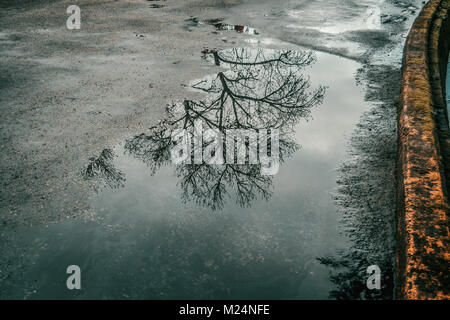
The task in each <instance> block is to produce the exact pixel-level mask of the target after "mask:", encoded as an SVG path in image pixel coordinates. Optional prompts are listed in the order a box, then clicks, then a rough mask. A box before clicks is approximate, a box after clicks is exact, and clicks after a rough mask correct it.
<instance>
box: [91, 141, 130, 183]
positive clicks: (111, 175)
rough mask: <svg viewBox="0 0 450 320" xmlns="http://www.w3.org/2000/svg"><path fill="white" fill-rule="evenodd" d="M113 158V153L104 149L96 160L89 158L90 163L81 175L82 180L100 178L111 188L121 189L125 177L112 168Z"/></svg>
mask: <svg viewBox="0 0 450 320" xmlns="http://www.w3.org/2000/svg"><path fill="white" fill-rule="evenodd" d="M114 157H115V154H114V151H112V150H111V149H104V150H103V151H102V152H101V153H100V156H98V157H97V158H94V157H92V158H90V159H89V160H90V162H89V164H88V166H87V168H86V169H85V171H84V173H83V175H84V178H85V179H92V178H94V177H100V178H101V179H102V180H103V181H104V182H105V183H106V185H108V186H109V187H111V188H119V187H121V186H122V185H123V182H124V181H125V177H124V174H123V172H121V171H120V170H117V169H116V168H115V167H114V164H113V160H114Z"/></svg>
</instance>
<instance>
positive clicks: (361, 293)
mask: <svg viewBox="0 0 450 320" xmlns="http://www.w3.org/2000/svg"><path fill="white" fill-rule="evenodd" d="M318 260H319V261H320V263H321V264H323V265H325V266H328V267H330V268H332V269H333V270H334V272H333V273H332V274H331V276H330V280H331V282H333V283H334V284H336V285H337V290H332V291H331V292H330V297H332V298H335V299H338V300H373V299H383V298H385V297H386V296H388V295H390V294H391V293H390V291H392V288H391V287H390V285H389V284H390V283H392V281H393V279H392V275H393V270H392V263H389V262H388V263H384V264H378V266H379V267H380V269H381V270H383V272H382V281H381V290H369V289H368V288H367V285H366V282H365V280H366V279H367V278H368V277H369V275H368V274H367V273H366V271H367V267H368V266H370V265H372V262H371V261H369V257H368V254H367V252H365V251H358V250H352V251H349V252H345V253H341V255H340V256H339V258H335V257H323V258H318Z"/></svg>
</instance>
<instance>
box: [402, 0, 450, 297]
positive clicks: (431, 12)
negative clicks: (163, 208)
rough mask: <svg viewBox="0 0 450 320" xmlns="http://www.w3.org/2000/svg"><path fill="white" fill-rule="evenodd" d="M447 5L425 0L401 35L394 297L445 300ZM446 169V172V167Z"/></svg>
mask: <svg viewBox="0 0 450 320" xmlns="http://www.w3.org/2000/svg"><path fill="white" fill-rule="evenodd" d="M449 7H450V0H431V1H429V2H428V3H427V4H426V5H425V7H424V8H423V10H422V12H421V13H420V15H419V16H418V17H417V19H416V21H415V22H414V24H413V26H412V28H411V31H410V33H409V36H408V39H407V42H406V46H405V52H404V57H403V68H402V89H401V97H400V103H399V110H398V114H399V118H398V129H399V130H398V131H399V138H398V139H399V153H398V167H397V168H398V174H397V177H398V187H397V254H396V297H397V298H398V299H449V298H450V284H449V279H450V277H449V274H448V269H449V260H450V253H449V248H450V239H449V227H448V214H449V208H450V207H449V198H448V190H447V186H448V185H450V184H449V182H448V181H447V176H446V172H447V173H450V171H449V170H450V165H449V162H448V160H450V156H449V153H448V152H449V151H450V148H449V147H450V140H449V137H450V135H449V129H448V128H449V125H448V117H447V106H446V102H445V93H444V92H443V90H445V79H446V74H445V73H446V69H447V62H448V61H447V59H448V49H449V41H450V29H449V26H450V24H449V18H448V15H447V13H448V11H449ZM446 168H447V170H446Z"/></svg>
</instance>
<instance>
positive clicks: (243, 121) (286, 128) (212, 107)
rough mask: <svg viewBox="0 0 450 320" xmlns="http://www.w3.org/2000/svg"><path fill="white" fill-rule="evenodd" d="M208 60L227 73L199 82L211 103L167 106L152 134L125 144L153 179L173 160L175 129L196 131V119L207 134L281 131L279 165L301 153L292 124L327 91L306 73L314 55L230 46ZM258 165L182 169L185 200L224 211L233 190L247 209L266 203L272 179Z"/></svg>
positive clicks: (178, 170)
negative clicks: (256, 201) (313, 83)
mask: <svg viewBox="0 0 450 320" xmlns="http://www.w3.org/2000/svg"><path fill="white" fill-rule="evenodd" d="M204 58H205V59H206V60H208V61H210V62H213V63H215V64H216V65H220V66H222V67H225V68H227V69H228V70H227V71H222V72H219V73H218V74H217V75H215V76H211V77H207V78H205V79H203V80H201V81H198V82H196V83H194V84H193V85H192V87H193V88H194V89H196V90H199V91H201V92H204V93H207V96H206V97H205V99H202V100H198V101H193V100H184V101H179V102H174V103H172V104H171V105H169V106H168V107H167V109H166V112H167V116H166V117H165V119H164V120H162V121H161V122H160V123H159V124H158V125H157V126H155V127H153V128H151V129H150V132H149V133H145V134H140V135H137V136H135V137H133V138H132V139H129V140H127V141H126V144H125V150H126V152H127V153H128V154H130V155H132V156H133V157H135V158H137V159H140V160H141V161H143V162H145V163H146V164H147V166H148V167H149V168H150V170H151V171H152V174H154V173H156V172H157V170H158V169H159V168H160V167H161V166H163V165H168V164H169V163H170V159H171V157H170V151H171V148H172V147H173V142H172V139H171V133H172V132H173V130H175V129H186V130H193V129H194V123H195V122H196V121H197V120H201V121H202V123H203V126H204V129H214V130H217V132H221V133H224V134H225V132H226V131H227V130H232V129H250V130H255V131H260V130H267V129H277V130H279V148H280V160H279V161H280V163H282V162H283V161H284V160H285V159H286V158H287V157H289V156H290V155H291V154H292V153H293V152H295V151H296V150H297V149H298V148H299V146H298V144H297V143H296V142H295V141H294V140H293V133H294V126H295V125H296V124H297V122H298V120H299V119H301V118H308V117H309V116H310V113H311V108H312V107H314V106H316V105H318V104H320V103H321V102H322V99H323V95H324V91H325V89H324V88H323V87H319V88H318V89H316V90H312V89H311V84H310V81H309V78H308V77H306V76H305V75H304V74H303V73H302V69H303V68H304V67H306V66H309V65H311V64H312V63H314V62H315V57H314V55H313V53H311V52H303V51H277V50H252V49H231V50H225V51H220V52H217V51H208V52H207V53H206V54H205V56H204ZM269 144H270V141H269ZM203 148H204V146H203ZM246 148H247V150H248V148H249V145H248V143H247V144H246ZM227 162H229V161H227ZM260 167H261V165H260V164H228V163H227V164H223V165H209V164H206V163H204V162H203V163H201V164H184V165H177V168H176V175H177V177H178V178H179V179H180V182H179V184H180V187H181V189H182V198H183V200H184V201H188V200H194V201H195V202H196V203H198V204H200V205H203V206H207V207H210V208H212V209H220V208H222V207H223V205H224V200H225V198H226V196H228V195H229V192H228V190H229V189H235V191H236V199H235V200H236V203H237V204H238V205H240V206H243V207H244V206H249V205H250V204H251V202H252V201H253V200H254V199H256V198H257V197H260V198H263V199H268V198H269V197H270V195H271V194H272V188H273V183H272V182H273V181H272V180H273V177H271V176H264V175H261V173H260Z"/></svg>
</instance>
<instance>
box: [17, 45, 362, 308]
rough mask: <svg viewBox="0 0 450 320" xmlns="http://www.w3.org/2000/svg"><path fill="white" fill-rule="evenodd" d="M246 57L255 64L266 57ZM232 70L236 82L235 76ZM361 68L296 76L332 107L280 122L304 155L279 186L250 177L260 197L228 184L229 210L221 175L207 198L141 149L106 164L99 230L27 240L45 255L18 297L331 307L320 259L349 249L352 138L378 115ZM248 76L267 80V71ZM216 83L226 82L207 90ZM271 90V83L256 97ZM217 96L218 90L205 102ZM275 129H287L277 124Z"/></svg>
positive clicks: (37, 231) (284, 168)
mask: <svg viewBox="0 0 450 320" xmlns="http://www.w3.org/2000/svg"><path fill="white" fill-rule="evenodd" d="M244 50H246V51H245V52H246V54H247V58H245V59H249V57H250V58H251V57H254V56H255V54H258V53H255V52H259V51H258V50H257V49H251V50H250V49H244ZM255 50H256V51H255ZM230 52H231V51H228V53H230ZM261 52H262V53H263V54H264V55H265V56H274V55H276V54H277V51H275V50H261ZM222 53H224V54H226V53H227V52H226V51H225V52H222ZM294 53H295V52H294ZM245 59H244V61H245ZM205 60H206V61H205V64H210V63H211V62H214V59H212V58H211V57H209V58H208V57H206V59H205ZM222 66H224V67H227V68H228V71H224V72H225V75H228V76H230V77H231V75H232V71H231V73H230V69H233V66H232V65H231V66H230V65H228V66H226V65H223V64H222ZM358 67H359V64H358V63H356V62H354V61H351V60H346V59H343V58H339V57H336V56H332V55H328V54H324V53H316V61H315V62H312V63H310V65H309V66H306V67H304V68H301V70H299V71H296V76H298V77H300V76H301V77H303V76H309V77H310V80H309V81H310V85H311V87H310V88H309V89H308V90H309V91H310V92H313V91H314V90H318V89H319V88H320V86H324V87H326V90H325V95H324V99H323V101H322V103H321V104H320V103H317V104H315V105H314V106H313V107H312V108H310V110H304V111H308V112H304V113H302V114H301V116H299V117H298V118H297V121H295V122H293V123H288V122H289V121H287V120H286V119H285V120H283V121H281V127H284V126H292V128H293V129H294V130H293V131H290V130H286V131H287V132H288V134H289V139H292V141H291V142H293V143H295V144H296V145H297V146H298V147H299V148H298V149H296V151H295V150H294V151H293V152H291V153H286V156H285V159H284V160H285V161H284V163H283V164H282V165H281V166H280V169H279V172H278V174H276V175H275V176H273V177H272V176H271V177H269V179H268V180H270V181H267V180H264V181H263V180H258V179H259V178H261V177H259V176H258V175H257V174H256V175H251V174H250V173H249V172H252V171H246V172H247V173H248V176H247V178H246V180H245V181H263V182H264V183H263V184H262V185H260V187H261V188H260V189H258V188H256V189H251V188H250V191H249V189H245V188H244V190H245V191H244V194H241V193H242V191H240V190H239V189H238V188H237V185H238V180H232V179H231V180H230V181H228V183H227V184H225V191H224V196H223V199H222V200H221V204H220V205H214V204H217V202H215V201H217V199H213V200H212V199H210V198H208V197H210V196H211V195H210V194H209V193H207V191H208V189H209V188H210V187H211V186H210V185H209V184H208V183H209V181H210V180H214V179H215V178H216V176H215V175H214V173H211V172H208V173H207V174H206V175H205V176H200V177H198V178H199V180H197V182H198V181H200V182H199V183H201V181H208V183H206V185H205V186H203V187H204V188H203V189H202V188H200V187H198V186H197V185H196V186H192V185H190V186H189V185H187V186H186V184H185V183H184V181H186V180H185V178H186V176H185V174H186V172H188V173H191V172H190V171H186V170H187V169H186V170H185V169H184V167H183V166H181V167H180V166H178V167H177V166H175V165H173V164H171V163H170V162H167V161H161V163H157V164H156V165H155V162H154V161H153V160H152V161H153V162H152V161H149V158H148V157H147V158H146V156H148V154H147V153H142V152H141V151H142V148H141V147H142V144H133V143H131V144H130V141H131V142H133V141H134V142H136V141H137V142H139V143H141V142H142V140H139V139H138V140H133V139H130V140H128V141H127V142H126V143H123V144H120V145H118V146H116V147H114V148H113V149H112V153H111V155H112V154H115V155H117V157H113V158H110V157H106V158H105V159H106V163H107V164H108V166H110V167H109V169H112V170H108V171H107V172H108V174H109V176H108V177H109V180H108V181H109V182H110V183H109V185H110V186H112V188H111V187H106V188H104V189H102V190H101V192H99V194H98V195H95V196H93V198H92V208H93V209H94V210H95V212H96V213H97V217H98V221H89V222H86V221H79V220H75V221H67V220H66V221H64V222H61V223H58V224H54V225H50V226H48V227H34V228H28V229H23V230H18V231H17V233H18V234H19V235H18V237H20V238H21V241H22V243H21V245H22V246H27V245H28V246H31V247H35V248H36V252H35V254H36V258H35V259H34V264H33V267H32V268H27V270H25V271H24V274H23V276H22V279H21V280H20V281H19V280H18V281H17V282H16V283H15V285H16V288H17V289H16V291H15V292H14V296H16V297H23V296H26V297H27V298H44V297H45V298H153V299H158V298H164V299H221V298H224V299H227V298H235V299H236V298H237V299H238V298H248V299H264V298H267V299H269V298H270V299H326V298H327V297H328V294H329V291H330V290H332V289H333V285H332V284H331V282H330V280H329V277H328V270H327V268H326V267H325V266H323V265H321V264H320V263H319V262H318V261H317V260H316V258H317V257H322V256H324V255H329V254H333V253H334V252H336V250H337V249H338V248H343V249H345V248H347V247H348V244H347V242H346V239H345V238H344V237H342V236H340V235H339V233H338V229H339V227H338V220H339V216H338V214H337V209H336V207H335V204H334V202H333V200H332V192H333V190H334V188H335V187H336V179H337V173H336V169H337V168H338V167H339V165H340V163H341V162H342V161H343V160H344V158H345V152H346V138H347V137H348V136H349V135H350V134H351V132H352V131H353V128H354V125H355V124H356V123H357V122H358V119H359V116H360V114H361V112H363V111H364V110H367V108H368V105H367V103H366V102H365V101H364V93H363V92H362V91H361V89H360V88H359V87H357V86H356V84H355V80H354V75H355V72H356V70H357V69H358ZM225 70H227V69H225ZM249 70H251V74H252V75H254V74H256V73H255V72H253V71H254V70H257V69H249ZM258 70H259V69H258ZM241 71H242V70H241V69H238V71H237V72H241ZM226 72H228V73H226ZM242 72H244V74H245V75H249V74H250V73H249V71H248V70H247V69H244V70H243V71H242ZM258 72H259V71H258ZM258 74H260V73H258ZM288 74H290V72H287V73H286V74H285V76H286V75H288ZM214 78H216V74H214V75H212V76H211V77H207V78H206V80H208V79H210V81H211V79H214ZM272 79H274V78H273V77H272ZM294 79H300V78H294ZM302 79H307V78H302ZM261 81H262V82H261ZM305 81H306V80H305ZM269 82H270V80H268V78H262V79H259V80H258V84H255V85H257V86H259V85H263V87H264V86H266V85H267V83H269ZM250 83H251V82H250ZM209 84H211V83H209ZM252 85H253V84H252ZM242 88H243V87H241V88H235V90H243V89H242ZM219 89H220V88H219ZM256 91H257V90H256V89H254V90H253V91H252V92H256ZM215 94H216V91H214V90H212V91H211V90H210V91H209V93H207V94H206V98H205V101H211V100H213V98H214V95H215ZM287 102H289V101H287ZM287 102H286V103H287ZM309 111H310V113H309ZM257 115H258V114H257ZM259 115H261V113H259ZM175 116H176V115H175ZM280 117H281V116H280ZM263 118H264V117H261V119H263ZM261 119H259V118H258V119H256V120H255V119H254V118H252V119H250V120H249V121H250V122H249V123H254V124H256V123H258V122H255V121H257V120H258V121H259V120H261ZM264 119H266V120H265V121H272V123H275V122H277V121H278V120H279V119H278V118H276V117H275V116H274V114H273V113H269V114H268V117H266V118H264ZM280 119H283V118H280ZM307 120H309V121H307ZM251 121H253V122H251ZM286 121H287V122H286ZM144 137H146V139H147V137H148V135H145V136H144ZM144 140H145V139H144ZM130 145H132V146H133V147H136V146H139V148H134V149H132V148H130ZM144 149H145V145H144ZM144 151H145V150H144ZM152 159H154V158H152ZM246 166H247V165H244V167H246ZM247 167H248V166H247ZM183 170H184V171H183ZM94 171H95V170H94ZM103 173H104V172H103ZM100 176H101V175H100ZM201 179H205V180H201ZM252 179H254V180H252ZM111 181H112V182H113V183H112V184H111ZM250 193H252V194H250ZM71 264H75V265H78V266H80V268H81V272H82V290H81V291H76V290H74V291H69V290H67V288H66V286H65V281H66V278H67V275H66V274H65V269H66V268H67V266H68V265H71ZM24 287H25V288H28V289H27V290H23V288H24Z"/></svg>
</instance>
